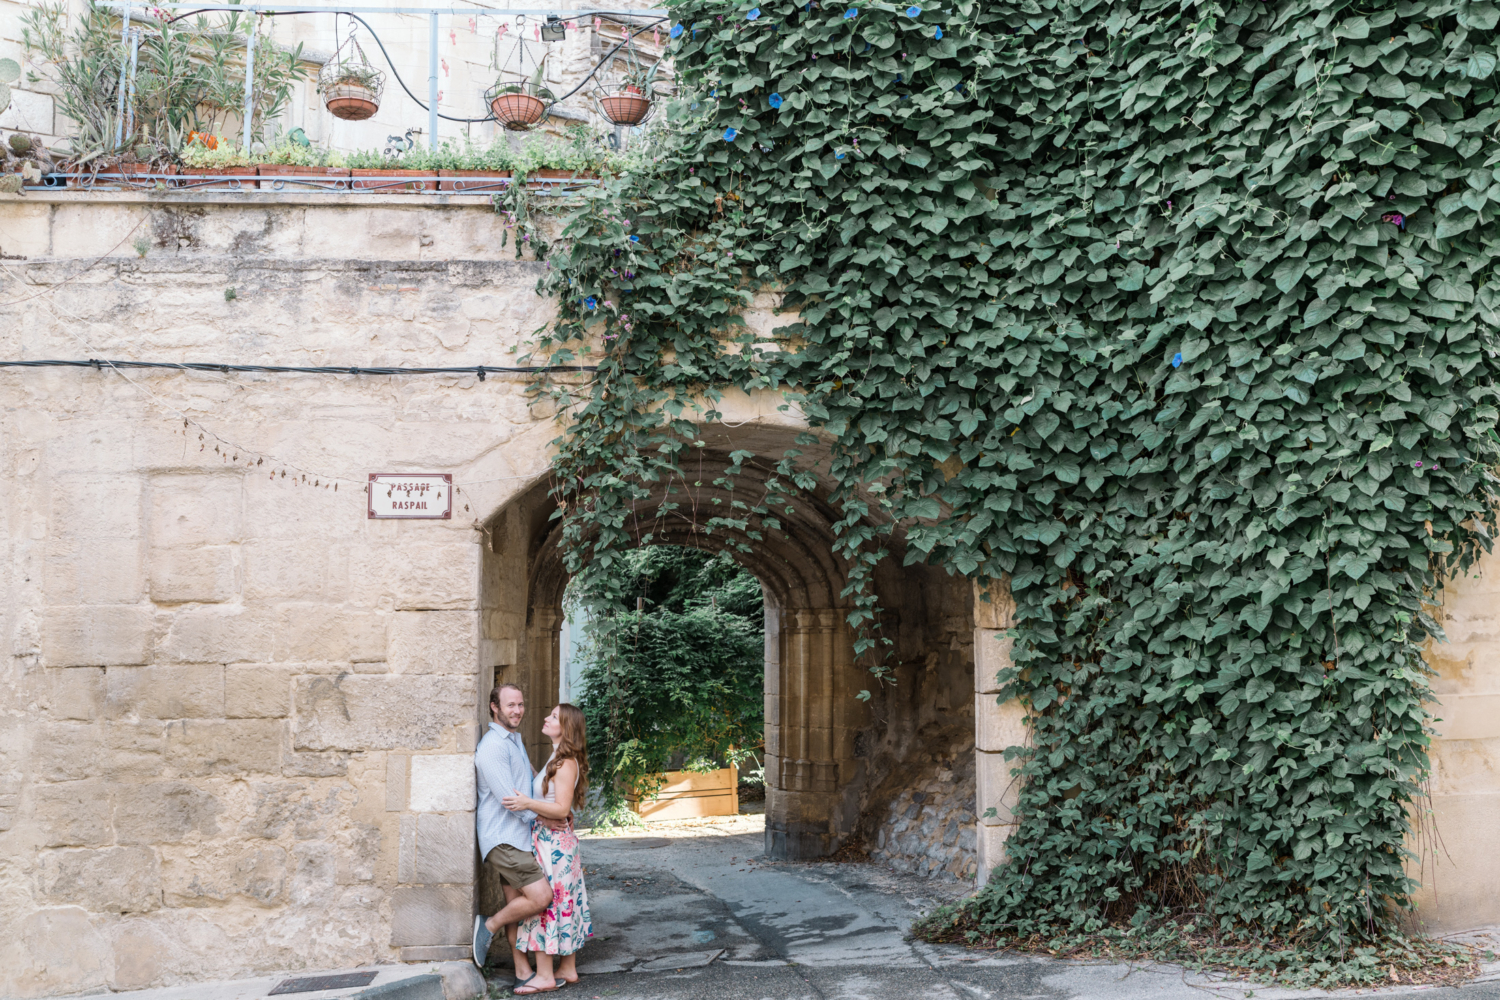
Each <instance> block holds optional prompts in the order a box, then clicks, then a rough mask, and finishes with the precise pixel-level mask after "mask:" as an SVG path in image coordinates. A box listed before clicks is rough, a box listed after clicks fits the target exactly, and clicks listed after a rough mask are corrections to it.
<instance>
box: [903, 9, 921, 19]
mask: <svg viewBox="0 0 1500 1000" xmlns="http://www.w3.org/2000/svg"><path fill="white" fill-rule="evenodd" d="M906 16H907V17H921V16H922V8H921V7H908V8H906Z"/></svg>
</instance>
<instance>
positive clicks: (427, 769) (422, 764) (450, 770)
mask: <svg viewBox="0 0 1500 1000" xmlns="http://www.w3.org/2000/svg"><path fill="white" fill-rule="evenodd" d="M475 782H476V777H475V773H474V758H473V757H472V756H471V755H469V754H420V755H418V756H415V757H413V758H412V759H411V785H410V790H409V792H408V793H407V802H408V806H407V807H408V808H409V809H411V811H412V812H456V811H463V810H469V811H472V810H473V809H474V804H475V801H476V800H477V796H478V794H479V793H478V790H477V787H476V784H475ZM518 790H519V791H520V792H521V793H522V794H523V795H528V794H530V792H529V790H528V789H524V788H523V789H518Z"/></svg>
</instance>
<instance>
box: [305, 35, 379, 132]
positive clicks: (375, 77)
mask: <svg viewBox="0 0 1500 1000" xmlns="http://www.w3.org/2000/svg"><path fill="white" fill-rule="evenodd" d="M384 92H385V74H384V73H382V72H381V71H380V70H378V69H376V68H375V67H373V66H371V65H370V61H369V60H368V59H366V58H365V51H364V49H362V48H361V47H360V44H359V42H358V40H356V39H355V37H354V30H353V29H352V28H351V29H350V31H349V36H348V37H347V38H345V39H344V41H343V42H342V43H340V45H339V48H338V51H336V52H334V54H333V58H332V59H330V60H328V62H326V63H324V64H323V68H322V70H320V71H319V72H318V93H319V94H321V95H322V97H323V106H324V107H326V108H327V109H328V113H329V114H331V115H333V117H335V118H341V119H343V120H344V121H346V122H362V121H364V120H365V119H367V118H371V117H374V115H375V112H377V111H379V110H380V96H381V94H383V93H384Z"/></svg>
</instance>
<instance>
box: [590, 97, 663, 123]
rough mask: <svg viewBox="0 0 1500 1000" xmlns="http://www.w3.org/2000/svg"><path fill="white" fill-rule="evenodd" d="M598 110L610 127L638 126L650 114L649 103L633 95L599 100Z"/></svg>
mask: <svg viewBox="0 0 1500 1000" xmlns="http://www.w3.org/2000/svg"><path fill="white" fill-rule="evenodd" d="M599 110H600V112H601V113H602V114H603V115H604V117H605V118H608V119H609V122H610V124H611V125H639V124H640V123H641V122H643V121H645V120H646V116H647V115H649V114H650V113H651V102H650V101H648V100H646V99H645V98H644V97H636V96H635V95H633V94H616V95H615V96H614V97H601V98H599Z"/></svg>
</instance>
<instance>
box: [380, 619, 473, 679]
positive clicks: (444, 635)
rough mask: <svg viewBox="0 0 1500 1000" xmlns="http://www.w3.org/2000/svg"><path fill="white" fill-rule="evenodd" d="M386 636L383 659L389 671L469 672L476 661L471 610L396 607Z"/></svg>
mask: <svg viewBox="0 0 1500 1000" xmlns="http://www.w3.org/2000/svg"><path fill="white" fill-rule="evenodd" d="M389 636H390V638H389V644H388V646H387V650H386V662H387V663H389V664H390V669H391V671H392V672H393V673H398V674H467V675H472V674H473V673H474V670H475V668H476V667H477V665H478V662H479V661H478V656H479V616H478V614H477V613H476V612H473V611H398V612H396V613H395V614H393V615H392V616H391V620H390V632H389Z"/></svg>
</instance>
